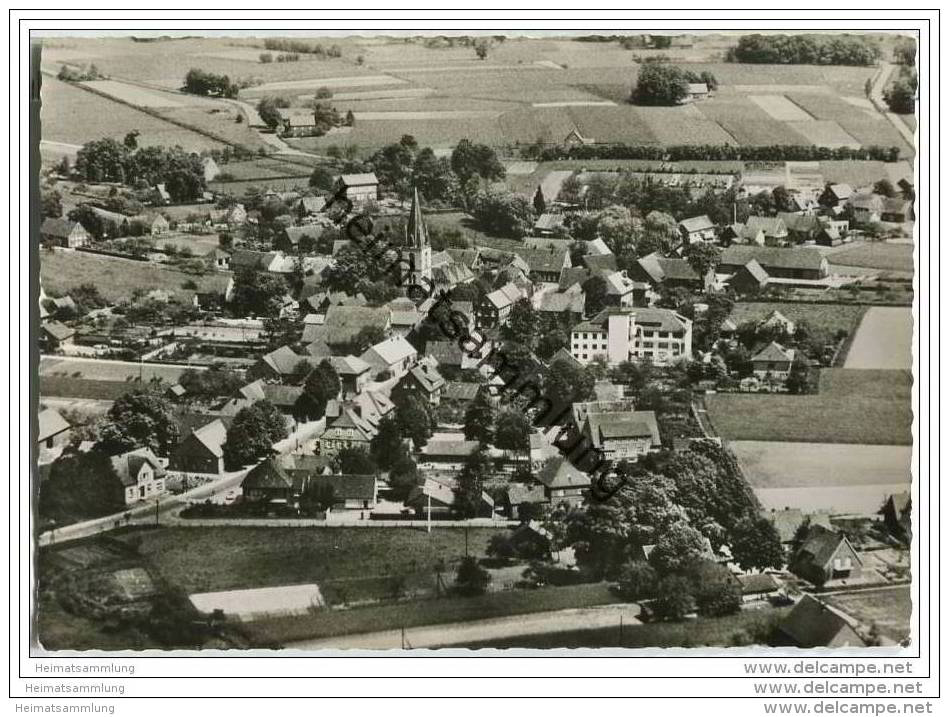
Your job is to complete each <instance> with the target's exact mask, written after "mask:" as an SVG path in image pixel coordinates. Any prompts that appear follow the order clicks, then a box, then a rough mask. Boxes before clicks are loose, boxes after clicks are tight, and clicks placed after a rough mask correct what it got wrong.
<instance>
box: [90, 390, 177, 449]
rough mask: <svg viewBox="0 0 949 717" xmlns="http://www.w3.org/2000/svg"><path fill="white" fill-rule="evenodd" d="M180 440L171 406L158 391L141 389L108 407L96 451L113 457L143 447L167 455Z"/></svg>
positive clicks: (100, 429)
mask: <svg viewBox="0 0 949 717" xmlns="http://www.w3.org/2000/svg"><path fill="white" fill-rule="evenodd" d="M178 439H179V435H178V424H177V423H176V422H175V420H174V416H173V414H172V410H171V405H170V404H169V403H168V401H167V400H166V399H165V398H164V397H162V395H161V394H160V393H158V392H157V391H155V390H152V389H150V388H140V389H136V390H134V391H130V392H129V393H126V394H124V395H123V396H120V397H119V398H118V399H116V401H115V403H113V404H112V406H111V407H110V408H109V411H108V412H107V413H106V415H105V420H104V422H103V423H102V425H101V427H100V428H99V442H98V443H97V444H96V448H97V449H98V450H101V451H104V452H105V453H108V454H109V455H114V454H117V453H124V452H125V451H130V450H132V449H133V448H141V447H143V446H144V447H147V448H150V449H151V450H152V451H154V452H155V453H157V454H159V455H167V454H168V452H169V451H170V450H171V449H172V448H173V447H174V446H175V445H176V444H177V443H178Z"/></svg>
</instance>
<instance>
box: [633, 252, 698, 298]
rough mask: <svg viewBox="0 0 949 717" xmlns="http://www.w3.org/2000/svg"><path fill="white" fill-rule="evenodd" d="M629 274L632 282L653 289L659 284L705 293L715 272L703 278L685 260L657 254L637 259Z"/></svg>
mask: <svg viewBox="0 0 949 717" xmlns="http://www.w3.org/2000/svg"><path fill="white" fill-rule="evenodd" d="M631 274H632V275H631V276H630V278H631V279H632V280H633V281H642V282H645V283H647V284H649V285H650V286H651V287H653V288H654V289H655V288H656V287H658V286H659V285H660V284H661V285H663V286H667V287H677V286H681V287H684V288H686V289H689V290H692V291H706V290H708V289H709V287H711V286H712V284H714V283H715V272H714V271H712V270H711V269H709V271H708V272H707V273H706V274H705V276H701V275H699V273H698V272H696V271H695V269H693V268H692V265H691V264H690V263H689V262H688V261H687V260H685V259H679V258H676V257H665V256H661V255H660V254H659V253H658V252H653V253H652V254H647V255H646V256H644V257H641V258H639V259H637V260H636V263H635V264H634V265H633V268H632V270H631Z"/></svg>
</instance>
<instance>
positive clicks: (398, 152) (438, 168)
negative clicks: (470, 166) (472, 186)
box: [367, 134, 459, 202]
mask: <svg viewBox="0 0 949 717" xmlns="http://www.w3.org/2000/svg"><path fill="white" fill-rule="evenodd" d="M367 164H368V165H369V166H370V167H371V168H372V171H373V172H375V174H376V177H378V178H379V182H380V183H381V184H382V185H383V186H385V187H387V188H388V189H390V190H391V191H394V192H395V193H396V194H398V195H399V197H400V198H402V199H403V200H405V199H407V198H408V197H409V196H410V195H411V193H412V188H413V187H417V188H418V190H419V192H420V193H421V194H422V196H424V197H425V198H426V199H427V200H428V201H444V202H454V201H455V200H456V199H457V197H458V192H459V181H458V177H457V176H456V175H455V174H454V173H453V171H452V167H451V164H450V162H449V160H448V159H447V158H446V157H441V158H439V157H436V156H435V151H434V150H433V149H432V148H431V147H424V148H420V147H419V146H418V142H417V141H416V140H415V137H413V136H412V135H408V134H407V135H403V136H402V138H401V139H400V140H399V141H398V142H394V143H392V144H388V145H386V146H385V147H382V148H380V149H379V150H377V151H376V152H375V153H374V154H373V155H372V156H371V157H369V159H368V160H367Z"/></svg>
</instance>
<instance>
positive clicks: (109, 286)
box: [40, 251, 227, 302]
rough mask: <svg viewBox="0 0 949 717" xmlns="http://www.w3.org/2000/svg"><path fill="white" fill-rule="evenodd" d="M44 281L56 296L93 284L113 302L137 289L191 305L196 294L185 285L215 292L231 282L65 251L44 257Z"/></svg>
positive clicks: (125, 260)
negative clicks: (174, 297)
mask: <svg viewBox="0 0 949 717" xmlns="http://www.w3.org/2000/svg"><path fill="white" fill-rule="evenodd" d="M40 279H41V280H42V282H43V288H44V289H46V290H47V291H50V292H56V293H65V292H66V291H68V290H69V289H71V288H73V287H75V286H79V285H80V284H84V283H92V284H95V285H96V286H97V287H99V291H100V292H102V295H103V296H104V297H105V298H106V299H107V300H108V301H111V302H114V301H121V300H123V299H128V298H130V297H131V296H132V293H133V292H134V291H135V290H136V289H142V290H144V291H151V290H152V289H165V290H167V291H170V292H172V293H174V294H176V295H177V296H178V297H179V298H181V299H182V300H186V301H190V300H191V297H192V296H193V295H194V292H195V291H196V290H194V289H184V288H183V287H182V285H183V284H184V283H185V282H187V281H193V282H194V283H195V284H196V285H197V287H198V288H197V291H213V290H216V289H218V288H222V281H223V282H226V281H227V280H226V278H225V275H222V274H213V273H212V274H206V275H204V276H193V275H191V274H185V273H183V272H180V271H174V270H173V269H164V268H161V267H158V266H155V265H154V264H150V263H148V262H143V261H131V260H128V259H119V258H114V257H107V256H98V255H95V254H85V253H82V252H61V251H57V252H42V253H41V255H40Z"/></svg>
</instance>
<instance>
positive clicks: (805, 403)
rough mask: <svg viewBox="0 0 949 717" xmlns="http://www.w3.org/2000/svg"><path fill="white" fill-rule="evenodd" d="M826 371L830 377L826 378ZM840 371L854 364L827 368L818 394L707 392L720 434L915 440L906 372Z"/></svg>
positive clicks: (742, 437) (812, 439) (888, 442)
mask: <svg viewBox="0 0 949 717" xmlns="http://www.w3.org/2000/svg"><path fill="white" fill-rule="evenodd" d="M828 371H829V372H830V378H823V376H824V374H826V372H828ZM837 371H851V369H823V370H822V371H821V374H822V379H821V386H820V391H819V392H818V393H816V394H809V395H804V396H791V395H783V394H782V395H778V394H774V395H754V394H738V393H719V394H712V395H709V396H707V397H706V404H707V406H708V412H709V418H710V419H711V421H712V424H713V425H714V426H715V429H716V431H717V432H718V433H719V435H721V436H723V437H724V438H727V439H729V440H736V441H738V440H742V441H791V442H799V443H866V444H877V445H911V444H912V433H911V430H910V428H911V426H912V421H913V417H912V410H911V407H910V389H911V386H912V384H911V380H910V379H909V377H908V374H907V372H905V371H859V372H854V373H852V374H851V375H848V376H845V377H844V376H836V375H835V374H836V372H837ZM884 384H885V385H884Z"/></svg>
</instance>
